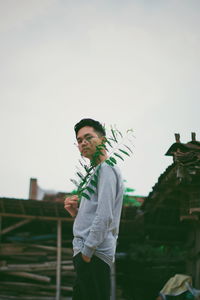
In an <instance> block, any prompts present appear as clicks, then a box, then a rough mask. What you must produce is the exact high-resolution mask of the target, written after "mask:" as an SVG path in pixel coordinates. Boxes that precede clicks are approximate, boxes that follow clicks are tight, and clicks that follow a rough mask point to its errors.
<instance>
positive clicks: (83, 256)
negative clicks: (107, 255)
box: [81, 253, 91, 263]
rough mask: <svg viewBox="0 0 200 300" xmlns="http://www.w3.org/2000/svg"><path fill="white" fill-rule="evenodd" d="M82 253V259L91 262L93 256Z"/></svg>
mask: <svg viewBox="0 0 200 300" xmlns="http://www.w3.org/2000/svg"><path fill="white" fill-rule="evenodd" d="M81 255H82V259H83V260H84V261H85V262H87V263H89V262H90V261H91V258H90V257H88V256H85V255H84V254H83V253H81Z"/></svg>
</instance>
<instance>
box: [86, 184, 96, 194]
mask: <svg viewBox="0 0 200 300" xmlns="http://www.w3.org/2000/svg"><path fill="white" fill-rule="evenodd" d="M86 190H88V192H89V193H91V194H94V193H95V191H94V190H93V189H92V188H91V187H89V186H87V187H86Z"/></svg>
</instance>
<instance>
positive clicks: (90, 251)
mask: <svg viewBox="0 0 200 300" xmlns="http://www.w3.org/2000/svg"><path fill="white" fill-rule="evenodd" d="M94 251H95V249H93V248H90V247H88V246H86V245H84V247H83V249H82V251H81V252H82V254H83V255H85V256H87V257H90V258H91V257H92V255H93V254H94Z"/></svg>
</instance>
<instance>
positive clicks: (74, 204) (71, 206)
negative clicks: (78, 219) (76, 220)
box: [64, 195, 78, 217]
mask: <svg viewBox="0 0 200 300" xmlns="http://www.w3.org/2000/svg"><path fill="white" fill-rule="evenodd" d="M64 208H65V209H66V210H67V211H68V212H69V213H70V215H71V216H72V217H75V216H76V215H77V212H78V196H77V195H73V196H71V197H67V198H65V201H64Z"/></svg>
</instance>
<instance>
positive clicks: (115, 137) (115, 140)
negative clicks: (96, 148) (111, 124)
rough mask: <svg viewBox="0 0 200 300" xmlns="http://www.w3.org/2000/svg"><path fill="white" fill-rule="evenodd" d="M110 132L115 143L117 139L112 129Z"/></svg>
mask: <svg viewBox="0 0 200 300" xmlns="http://www.w3.org/2000/svg"><path fill="white" fill-rule="evenodd" d="M111 132H112V136H113V138H114V141H115V142H116V143H117V137H116V134H115V131H114V129H112V128H111Z"/></svg>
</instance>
